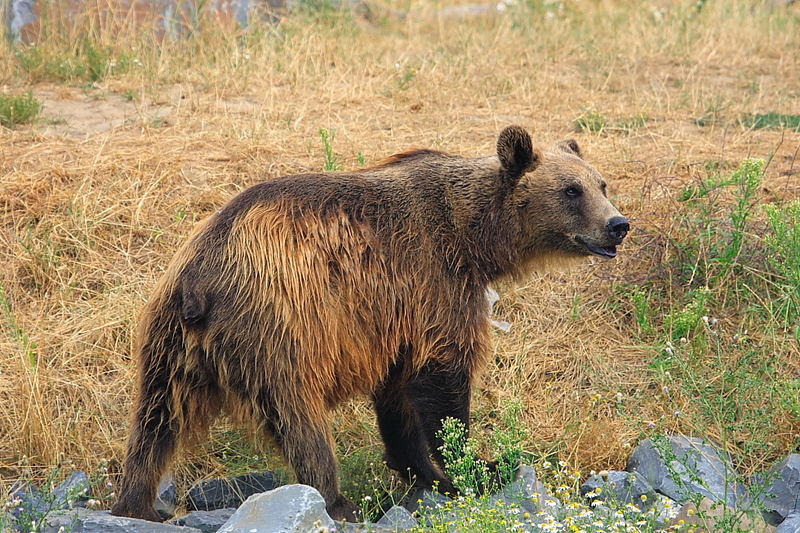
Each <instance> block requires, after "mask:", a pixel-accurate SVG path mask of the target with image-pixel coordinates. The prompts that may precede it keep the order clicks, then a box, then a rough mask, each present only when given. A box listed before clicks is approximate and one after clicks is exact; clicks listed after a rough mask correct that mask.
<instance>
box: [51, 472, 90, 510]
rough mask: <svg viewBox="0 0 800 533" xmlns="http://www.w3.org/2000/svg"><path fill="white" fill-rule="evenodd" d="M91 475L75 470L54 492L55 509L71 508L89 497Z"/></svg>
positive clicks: (53, 506) (53, 505)
mask: <svg viewBox="0 0 800 533" xmlns="http://www.w3.org/2000/svg"><path fill="white" fill-rule="evenodd" d="M89 489H90V486H89V476H87V475H86V473H85V472H73V473H72V474H71V475H70V476H69V477H68V478H67V479H65V480H64V481H63V482H62V483H61V484H60V485H58V486H57V487H56V488H55V489H53V492H52V498H53V503H52V508H53V509H69V508H71V507H75V506H76V505H80V503H81V502H85V501H86V500H88V499H89Z"/></svg>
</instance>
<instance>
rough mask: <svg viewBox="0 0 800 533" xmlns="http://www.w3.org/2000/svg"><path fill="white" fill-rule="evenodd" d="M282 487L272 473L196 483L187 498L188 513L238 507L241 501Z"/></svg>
mask: <svg viewBox="0 0 800 533" xmlns="http://www.w3.org/2000/svg"><path fill="white" fill-rule="evenodd" d="M280 485H282V483H281V481H280V479H279V478H278V477H277V476H276V475H275V474H274V473H272V472H269V471H267V472H260V473H253V474H245V475H242V476H236V477H232V478H216V479H209V480H206V481H201V482H199V483H196V484H195V485H194V486H193V487H192V488H191V489H189V494H188V496H187V498H186V499H187V501H186V507H187V508H188V509H189V510H190V511H213V510H214V509H226V508H230V507H239V506H240V505H241V504H242V502H243V501H245V500H246V499H247V498H249V497H250V496H252V495H253V494H258V493H260V492H266V491H268V490H272V489H274V488H276V487H278V486H280Z"/></svg>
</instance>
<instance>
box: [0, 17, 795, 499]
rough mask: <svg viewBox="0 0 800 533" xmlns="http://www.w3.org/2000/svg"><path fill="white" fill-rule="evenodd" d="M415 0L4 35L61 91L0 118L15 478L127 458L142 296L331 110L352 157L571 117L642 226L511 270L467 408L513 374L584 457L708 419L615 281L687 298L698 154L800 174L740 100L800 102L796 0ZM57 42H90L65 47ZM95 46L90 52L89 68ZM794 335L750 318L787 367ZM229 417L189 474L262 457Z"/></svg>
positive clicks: (349, 414)
mask: <svg viewBox="0 0 800 533" xmlns="http://www.w3.org/2000/svg"><path fill="white" fill-rule="evenodd" d="M401 4H402V5H391V6H390V7H391V8H392V9H397V10H403V9H407V11H408V15H407V17H405V18H395V17H394V16H392V15H391V14H389V15H387V16H386V18H385V19H383V20H381V21H380V22H378V23H367V22H364V21H361V20H357V19H355V18H353V17H350V16H347V15H343V14H339V13H327V14H325V13H323V14H321V15H320V14H310V15H302V16H297V17H294V18H292V19H288V20H286V21H284V22H282V23H281V24H280V25H277V26H268V25H263V26H262V25H254V26H252V27H251V28H250V29H249V30H248V31H246V32H244V31H240V30H238V29H236V28H234V27H233V26H231V25H229V24H227V23H226V22H224V21H222V22H220V21H217V20H216V19H214V18H213V17H211V16H208V17H206V18H201V19H200V22H199V23H198V25H197V26H196V27H194V28H192V32H189V34H187V35H186V37H185V38H183V39H179V40H170V39H164V40H157V39H153V37H152V34H151V33H150V32H149V31H145V30H143V29H142V27H141V26H136V25H134V24H132V23H129V20H128V19H126V18H122V19H119V18H117V19H111V20H102V19H101V18H100V17H96V16H92V15H91V13H90V15H89V16H87V17H86V19H85V20H83V21H82V22H80V24H79V25H78V27H77V29H76V28H75V27H70V26H67V27H62V26H59V25H58V24H56V23H55V22H53V21H46V22H45V27H46V28H47V31H48V33H47V39H45V40H41V41H39V42H37V43H36V45H35V50H34V49H33V48H31V47H27V48H22V49H17V50H14V49H12V48H11V47H10V45H8V44H7V43H4V44H3V45H2V48H1V49H0V53H2V57H3V59H2V61H0V82H1V83H2V86H3V90H4V91H8V92H13V91H20V90H22V89H27V88H31V89H32V90H33V92H34V94H37V95H40V96H41V97H42V98H46V107H45V109H44V112H43V116H42V118H41V119H40V121H39V122H37V123H35V124H34V125H33V126H30V127H20V128H17V129H14V130H5V129H4V130H0V204H2V211H1V212H0V242H1V243H2V245H0V284H1V285H0V288H2V293H0V331H2V332H3V333H2V335H0V483H8V482H10V481H12V480H14V479H17V478H19V477H22V476H33V477H42V476H44V474H45V473H46V472H47V471H48V470H50V469H51V468H53V467H57V466H65V467H66V466H68V465H72V464H74V465H75V467H77V468H81V469H85V470H94V469H96V467H97V465H98V464H99V462H100V461H101V460H102V459H108V460H112V461H113V460H120V459H121V458H122V453H123V450H124V442H125V439H126V436H127V420H128V410H129V407H130V400H131V396H132V394H133V384H134V376H135V361H133V360H132V359H131V336H132V335H131V333H132V331H133V328H134V324H135V318H136V313H137V310H138V309H139V308H140V307H141V305H142V303H143V302H144V301H145V300H146V298H147V297H148V294H149V292H150V290H151V288H152V287H153V285H154V283H155V281H156V280H157V278H158V276H159V274H160V272H162V271H163V269H164V267H165V266H166V264H167V262H168V261H169V258H170V256H171V254H172V253H173V251H174V250H175V249H176V247H177V246H178V245H179V243H180V242H181V241H182V239H183V238H185V236H186V235H187V234H188V233H189V231H190V229H191V227H192V224H193V223H194V222H195V221H197V220H199V219H201V218H202V217H204V216H206V215H208V214H210V213H212V212H213V211H214V210H216V209H218V208H219V207H220V206H221V205H223V204H224V202H225V201H226V200H227V199H229V198H231V197H232V196H233V195H234V194H236V193H237V192H238V191H240V190H242V189H244V188H245V187H247V186H249V185H252V184H254V183H257V182H259V181H262V180H267V179H271V178H274V177H276V176H279V175H282V174H287V173H295V172H301V171H312V170H319V169H321V167H322V165H323V155H324V152H323V148H322V144H321V142H320V138H319V134H318V131H319V130H320V129H321V128H325V129H327V130H329V131H331V132H333V133H334V138H333V143H332V146H333V150H334V152H335V154H336V155H337V157H338V160H339V161H340V163H341V164H342V165H343V167H344V168H345V169H349V168H355V167H356V166H358V164H359V163H358V161H359V159H363V160H365V161H366V162H367V163H373V162H376V161H378V160H379V159H381V158H383V157H384V156H387V155H389V154H392V153H395V152H397V151H400V150H404V149H407V148H409V147H414V146H419V147H432V148H437V149H442V150H446V151H450V152H454V153H458V154H463V155H466V156H473V155H484V154H489V153H491V152H492V151H493V149H494V143H495V138H496V134H497V132H498V131H499V130H500V129H502V127H504V126H506V125H508V124H511V123H517V124H521V125H523V126H526V127H527V128H529V130H530V131H531V132H532V133H533V135H534V137H535V139H536V142H538V143H541V144H546V143H551V142H554V141H557V140H560V139H562V138H565V137H568V136H571V137H576V138H577V139H578V140H579V142H580V143H581V145H582V146H583V148H584V152H585V154H586V156H587V158H588V159H589V160H590V161H591V162H592V163H593V164H595V165H596V166H597V167H598V168H599V169H600V170H601V171H602V172H603V173H604V174H605V175H606V176H607V177H608V181H609V183H610V191H611V197H612V199H613V201H614V202H615V203H616V204H617V206H618V207H619V209H620V210H621V211H622V212H623V213H625V214H626V215H628V216H629V217H630V218H631V219H632V221H633V227H634V232H633V234H632V236H631V237H630V242H628V243H626V244H625V246H624V247H623V248H622V249H621V250H622V251H621V256H620V257H619V258H618V259H617V260H615V261H613V262H597V263H592V264H587V265H586V266H585V267H583V268H579V269H576V270H574V271H572V272H569V273H558V274H547V275H537V276H533V277H532V278H531V279H529V280H528V281H526V282H525V283H524V284H522V285H520V286H512V285H503V286H501V287H499V288H498V289H499V290H500V292H501V294H502V300H501V301H500V303H499V304H498V307H497V311H498V314H499V316H500V318H502V319H503V320H508V321H509V322H511V323H512V324H513V326H512V330H511V332H510V333H507V334H504V333H501V332H498V333H497V334H496V335H495V337H494V345H493V348H494V351H495V354H494V357H493V358H492V362H491V363H490V365H489V368H488V369H487V372H486V374H485V376H484V378H483V380H482V382H481V384H480V386H478V387H477V388H476V392H475V397H474V400H475V402H474V403H475V406H474V418H475V428H476V432H477V433H478V434H481V433H482V432H483V433H485V432H487V431H489V430H490V429H491V427H492V425H493V424H494V423H495V422H496V414H497V410H498V406H499V405H501V404H502V403H504V402H506V401H508V400H511V399H519V400H521V401H522V402H523V404H524V411H523V417H524V422H525V423H526V425H527V426H528V427H529V428H530V429H531V431H532V436H533V438H532V441H531V443H530V448H531V449H532V450H535V451H537V453H540V454H542V455H545V454H548V453H557V454H558V455H559V456H560V457H562V458H564V459H566V460H568V461H569V462H570V463H571V464H572V465H574V466H575V467H577V468H580V469H584V470H589V469H591V468H594V469H601V468H607V467H619V466H621V465H622V464H623V462H624V460H625V458H626V456H627V454H628V453H629V450H628V448H627V446H628V445H629V444H630V443H631V442H635V439H636V438H637V437H638V436H640V435H641V434H642V433H643V432H644V431H646V430H647V424H648V423H649V422H657V423H658V427H660V428H665V429H669V430H676V431H683V432H693V431H696V432H703V433H705V434H708V436H710V437H712V438H715V437H718V436H719V435H715V434H714V433H715V432H714V429H713V428H714V426H713V424H709V423H708V422H709V421H708V420H707V417H704V415H703V414H702V413H701V409H700V406H699V405H698V402H697V398H692V397H686V396H679V397H671V398H672V399H671V402H678V403H677V404H675V403H669V404H668V403H666V402H665V397H664V396H663V395H660V388H659V386H657V385H656V384H655V383H654V381H653V373H652V372H651V363H652V361H653V357H654V352H655V351H656V350H657V348H655V347H656V346H658V345H659V343H661V342H662V341H663V340H666V339H659V338H655V337H654V336H651V337H646V336H644V337H643V336H642V335H641V334H640V332H639V331H638V330H637V328H636V326H635V324H634V323H633V321H632V318H631V313H630V309H629V305H628V304H626V302H627V300H626V299H625V298H623V297H621V296H620V291H622V292H624V291H627V290H629V288H630V287H631V286H636V285H637V284H642V283H645V282H649V281H652V280H653V279H657V280H661V281H659V283H662V285H664V286H668V287H669V289H668V291H667V293H666V294H668V298H667V300H669V298H673V297H674V298H675V299H678V298H680V295H681V294H682V292H683V290H684V289H683V287H681V285H680V283H678V282H677V281H674V280H673V281H670V280H671V279H672V278H671V277H670V276H671V273H670V271H669V267H668V265H669V264H670V260H671V259H673V258H674V254H675V253H676V252H675V247H674V246H673V244H674V241H675V240H676V239H680V238H682V237H683V236H682V235H680V226H679V225H678V223H677V219H676V213H677V212H678V211H679V210H680V209H681V206H680V205H678V203H677V202H676V200H675V198H676V195H677V194H678V192H679V191H680V190H681V187H682V186H684V185H686V184H688V183H691V182H693V181H694V180H697V179H700V178H702V177H704V176H705V174H706V172H707V168H708V166H707V163H708V162H714V163H715V164H718V165H721V166H722V167H723V168H731V167H735V166H736V165H737V164H738V162H739V161H740V160H741V159H743V158H745V157H750V156H756V157H765V158H766V157H771V158H772V160H771V164H770V165H769V167H768V169H767V172H766V174H765V181H764V186H763V189H762V190H761V191H760V193H759V194H760V195H761V197H762V199H763V200H766V201H780V200H791V199H797V198H798V197H800V184H799V183H798V182H799V181H800V180H798V178H797V172H798V168H797V164H796V162H795V161H796V156H797V151H798V143H800V134H798V133H797V132H791V131H786V130H767V129H761V130H750V129H746V128H744V127H742V126H741V125H739V124H738V123H737V122H736V118H737V117H739V116H740V115H741V114H743V113H748V112H757V111H768V110H777V111H780V112H784V113H798V112H800V108H798V101H800V99H798V96H800V94H799V93H798V80H800V63H798V61H797V53H798V50H799V49H800V48H799V45H800V15H799V14H798V10H797V8H796V7H771V4H769V3H767V2H753V1H733V2H709V3H707V4H705V6H704V8H703V9H702V10H700V11H697V10H696V9H695V7H694V5H695V4H694V3H691V2H682V3H681V2H666V3H664V4H656V3H651V2H647V3H640V2H630V1H605V2H587V1H581V2H578V1H574V2H564V3H563V4H559V3H554V4H547V5H546V6H545V5H542V4H539V3H537V2H531V3H530V4H526V5H522V4H520V5H518V6H516V7H515V6H510V7H509V8H508V9H507V10H506V11H504V12H502V13H498V14H497V15H496V16H484V17H476V18H464V19H462V18H451V17H448V16H444V15H442V12H441V11H440V6H439V5H438V4H437V5H433V4H429V3H425V2H403V3H401ZM547 6H549V7H547ZM559 6H561V7H559ZM662 7H667V8H668V9H661V8H662ZM84 34H85V35H88V37H87V39H81V38H78V37H77V36H78V35H84ZM86 43H90V46H91V48H92V49H93V50H94V51H95V53H96V54H99V59H98V58H97V57H95V59H92V60H90V59H87V57H88V55H87V44H86ZM31 54H38V55H31ZM89 55H91V54H89ZM31 58H33V59H31ZM37 58H38V59H37ZM51 60H52V61H51ZM67 60H69V61H73V63H74V64H75V65H77V66H76V67H75V68H72V67H70V66H69V65H68V67H69V68H67V67H63V68H61V67H59V65H62V66H63V62H64V61H67ZM37 61H38V62H37ZM81 61H83V62H84V63H86V62H91V61H95V62H96V64H97V65H99V67H98V68H95V69H94V72H96V73H98V76H96V79H91V78H92V75H91V73H90V71H91V69H88V70H87V69H86V68H84V69H83V70H81V69H80V68H79V67H80V65H81V64H83V63H81ZM112 63H113V65H112ZM70 65H71V64H70ZM103 65H105V67H103ZM87 72H88V74H87ZM123 96H124V97H123ZM128 100H131V101H128ZM109 107H110V108H115V109H116V110H117V111H120V110H126V111H125V113H124V119H121V120H120V121H118V122H114V127H111V128H100V129H99V130H97V129H94V130H92V133H91V134H88V135H80V132H81V127H82V123H81V122H80V121H79V120H77V121H73V123H70V120H71V119H70V118H69V117H70V116H72V115H70V114H69V112H70V110H74V109H76V108H83V109H88V110H89V111H90V112H91V110H93V109H101V108H102V109H104V110H107V108H109ZM587 110H593V111H596V112H598V113H601V114H602V115H603V116H604V117H606V118H607V119H608V121H609V122H610V123H612V124H616V123H624V122H625V121H627V120H629V119H630V118H631V117H639V116H645V117H647V120H646V121H645V122H644V123H642V124H639V125H636V126H634V127H630V128H622V129H620V128H611V129H606V130H605V131H600V132H591V131H582V132H575V131H574V121H575V119H576V118H577V117H578V116H580V115H581V114H582V113H584V112H586V111H587ZM104 112H105V111H104ZM109 112H110V111H109ZM120 112H121V111H120ZM64 113H67V114H66V118H64V116H65V115H64ZM154 113H155V114H154ZM703 117H706V118H707V122H706V124H707V125H706V126H699V125H697V124H696V123H695V120H696V119H700V118H703ZM109 120H110V119H109ZM66 127H68V128H69V131H70V132H71V133H70V134H69V135H65V134H64V131H66V130H65V128H66ZM76 131H77V132H79V134H75V132H76ZM670 283H672V284H673V285H670ZM623 296H624V295H623ZM669 303H670V302H669V301H663V300H662V301H659V302H654V305H665V306H666V305H669ZM746 303H747V302H729V303H727V304H725V305H721V306H719V307H718V308H717V309H716V311H717V312H719V313H721V314H722V316H720V318H721V319H722V325H723V326H724V327H725V328H726V330H725V331H728V332H729V333H730V334H731V335H732V334H733V333H734V332H735V331H737V328H739V326H740V325H741V324H742V323H743V321H745V320H749V319H747V318H746V313H745V308H746ZM787 338H788V337H786V336H781V334H780V333H773V334H769V335H768V334H764V335H763V338H760V339H759V341H760V342H764V343H773V344H771V346H774V347H776V350H779V352H780V353H779V357H780V362H781V365H783V368H784V369H785V372H786V375H787V376H789V377H791V376H794V378H795V379H797V377H798V375H799V373H800V363H798V359H799V358H800V356H799V355H798V347H797V344H796V342H792V341H791V340H787ZM617 393H621V394H622V398H623V400H622V402H623V403H624V407H623V406H622V405H620V401H618V400H617ZM770 405H771V404H770ZM678 410H680V411H681V412H682V416H677V415H675V416H673V415H674V411H678ZM371 416H372V415H371V413H370V411H369V407H368V405H367V404H366V402H363V401H354V402H352V403H350V404H348V405H346V406H344V407H342V408H341V409H340V410H339V411H338V412H337V413H336V415H335V417H334V418H335V426H336V434H337V437H338V439H339V442H340V447H341V451H342V453H341V455H340V456H341V457H342V458H343V461H346V460H347V457H349V456H350V455H352V454H355V453H356V452H358V451H359V450H363V449H367V450H378V449H379V444H378V437H377V433H376V430H375V427H374V424H373V422H372V420H371ZM763 416H764V417H766V418H768V419H769V421H770V423H771V424H772V426H770V427H774V428H776V430H775V435H774V439H773V441H774V442H773V443H772V445H771V446H772V447H771V449H770V450H769V451H768V452H765V453H764V454H762V455H759V456H757V457H756V456H754V457H752V458H751V459H750V460H749V462H748V461H747V460H745V463H746V464H747V465H748V466H749V467H751V468H757V467H760V466H761V465H762V464H763V463H764V462H768V461H770V460H772V459H774V458H775V457H777V456H779V455H780V454H781V453H785V452H787V451H789V450H792V449H796V448H797V442H798V441H800V421H798V419H797V418H796V416H793V415H792V413H791V412H790V411H787V410H780V409H772V410H771V411H768V412H765V413H763ZM740 437H741V438H742V439H744V440H745V441H746V439H747V438H749V437H748V435H742V436H740ZM231 439H233V441H232V440H231ZM234 441H235V438H234V437H231V433H230V432H228V431H227V426H225V425H224V424H221V425H220V426H218V428H217V429H216V430H215V436H214V440H213V442H212V443H211V444H208V445H206V446H205V447H202V448H200V449H195V450H194V451H190V452H188V453H187V454H186V456H185V458H184V460H183V461H181V462H180V463H179V466H178V472H179V477H180V478H181V480H182V481H183V482H188V481H190V480H191V479H193V478H196V477H200V476H206V475H210V474H213V473H221V472H223V471H225V470H226V469H230V468H232V464H233V463H235V462H236V461H239V462H244V463H246V464H247V465H251V464H252V463H253V461H252V458H248V457H243V458H239V459H236V460H229V459H230V456H235V455H237V454H239V455H242V454H245V455H246V454H249V453H251V451H250V450H249V449H247V448H242V447H240V446H239V443H238V441H235V442H234ZM731 446H732V447H733V448H736V444H735V443H732V444H731ZM243 449H244V450H245V451H242V450H243ZM269 453H270V451H269V449H268V450H267V454H268V455H269ZM376 453H377V452H376ZM256 462H257V461H256ZM271 466H272V465H271Z"/></svg>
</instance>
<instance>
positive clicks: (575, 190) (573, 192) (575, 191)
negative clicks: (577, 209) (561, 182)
mask: <svg viewBox="0 0 800 533" xmlns="http://www.w3.org/2000/svg"><path fill="white" fill-rule="evenodd" d="M564 194H566V195H567V196H569V197H570V198H577V197H578V196H580V195H581V194H583V191H582V190H581V188H580V187H576V186H575V185H571V186H569V187H567V188H566V189H564Z"/></svg>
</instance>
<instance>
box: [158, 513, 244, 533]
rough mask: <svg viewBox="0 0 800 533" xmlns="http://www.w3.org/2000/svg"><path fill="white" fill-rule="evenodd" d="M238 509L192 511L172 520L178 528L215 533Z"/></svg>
mask: <svg viewBox="0 0 800 533" xmlns="http://www.w3.org/2000/svg"><path fill="white" fill-rule="evenodd" d="M235 512H236V509H233V508H231V509H215V510H213V511H192V512H191V513H189V514H185V515H183V516H181V517H179V518H175V519H173V520H170V523H171V524H175V525H176V526H186V527H193V528H195V529H199V530H200V531H202V532H203V533H215V532H216V531H217V530H218V529H219V528H221V527H222V526H223V525H224V524H225V522H227V521H228V520H230V518H231V516H233V513H235Z"/></svg>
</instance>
